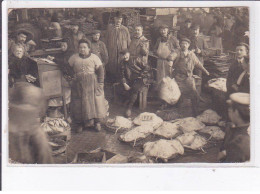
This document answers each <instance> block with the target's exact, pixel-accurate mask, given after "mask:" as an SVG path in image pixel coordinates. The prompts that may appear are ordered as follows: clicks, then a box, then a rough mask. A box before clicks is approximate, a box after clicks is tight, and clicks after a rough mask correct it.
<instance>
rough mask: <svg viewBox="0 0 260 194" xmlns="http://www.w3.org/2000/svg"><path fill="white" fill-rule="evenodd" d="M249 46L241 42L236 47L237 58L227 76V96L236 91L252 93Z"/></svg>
mask: <svg viewBox="0 0 260 194" xmlns="http://www.w3.org/2000/svg"><path fill="white" fill-rule="evenodd" d="M248 55H249V46H248V45H247V44H246V43H243V42H241V43H239V44H238V45H237V47H236V59H235V60H234V61H233V62H232V65H231V66H230V68H229V71H228V76H227V96H229V95H230V94H232V93H234V92H246V93H250V80H249V77H250V71H249V68H250V65H249V58H248Z"/></svg>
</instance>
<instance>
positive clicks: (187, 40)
mask: <svg viewBox="0 0 260 194" xmlns="http://www.w3.org/2000/svg"><path fill="white" fill-rule="evenodd" d="M183 41H185V42H188V43H189V44H190V43H191V42H190V39H188V38H182V39H181V42H183Z"/></svg>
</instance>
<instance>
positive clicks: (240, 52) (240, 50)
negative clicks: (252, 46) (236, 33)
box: [236, 46, 247, 58]
mask: <svg viewBox="0 0 260 194" xmlns="http://www.w3.org/2000/svg"><path fill="white" fill-rule="evenodd" d="M236 56H237V58H243V57H246V56H247V49H246V47H245V46H237V47H236Z"/></svg>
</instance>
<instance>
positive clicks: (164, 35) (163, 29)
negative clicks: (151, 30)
mask: <svg viewBox="0 0 260 194" xmlns="http://www.w3.org/2000/svg"><path fill="white" fill-rule="evenodd" d="M168 31H169V29H168V28H161V29H160V34H161V36H163V37H167V35H168Z"/></svg>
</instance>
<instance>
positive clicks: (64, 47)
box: [60, 42, 68, 52]
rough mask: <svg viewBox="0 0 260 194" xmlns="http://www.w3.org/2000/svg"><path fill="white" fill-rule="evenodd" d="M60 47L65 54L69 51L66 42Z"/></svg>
mask: <svg viewBox="0 0 260 194" xmlns="http://www.w3.org/2000/svg"><path fill="white" fill-rule="evenodd" d="M60 47H61V50H62V51H63V52H65V51H66V50H67V49H68V44H67V43H66V42H62V43H61V46H60Z"/></svg>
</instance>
